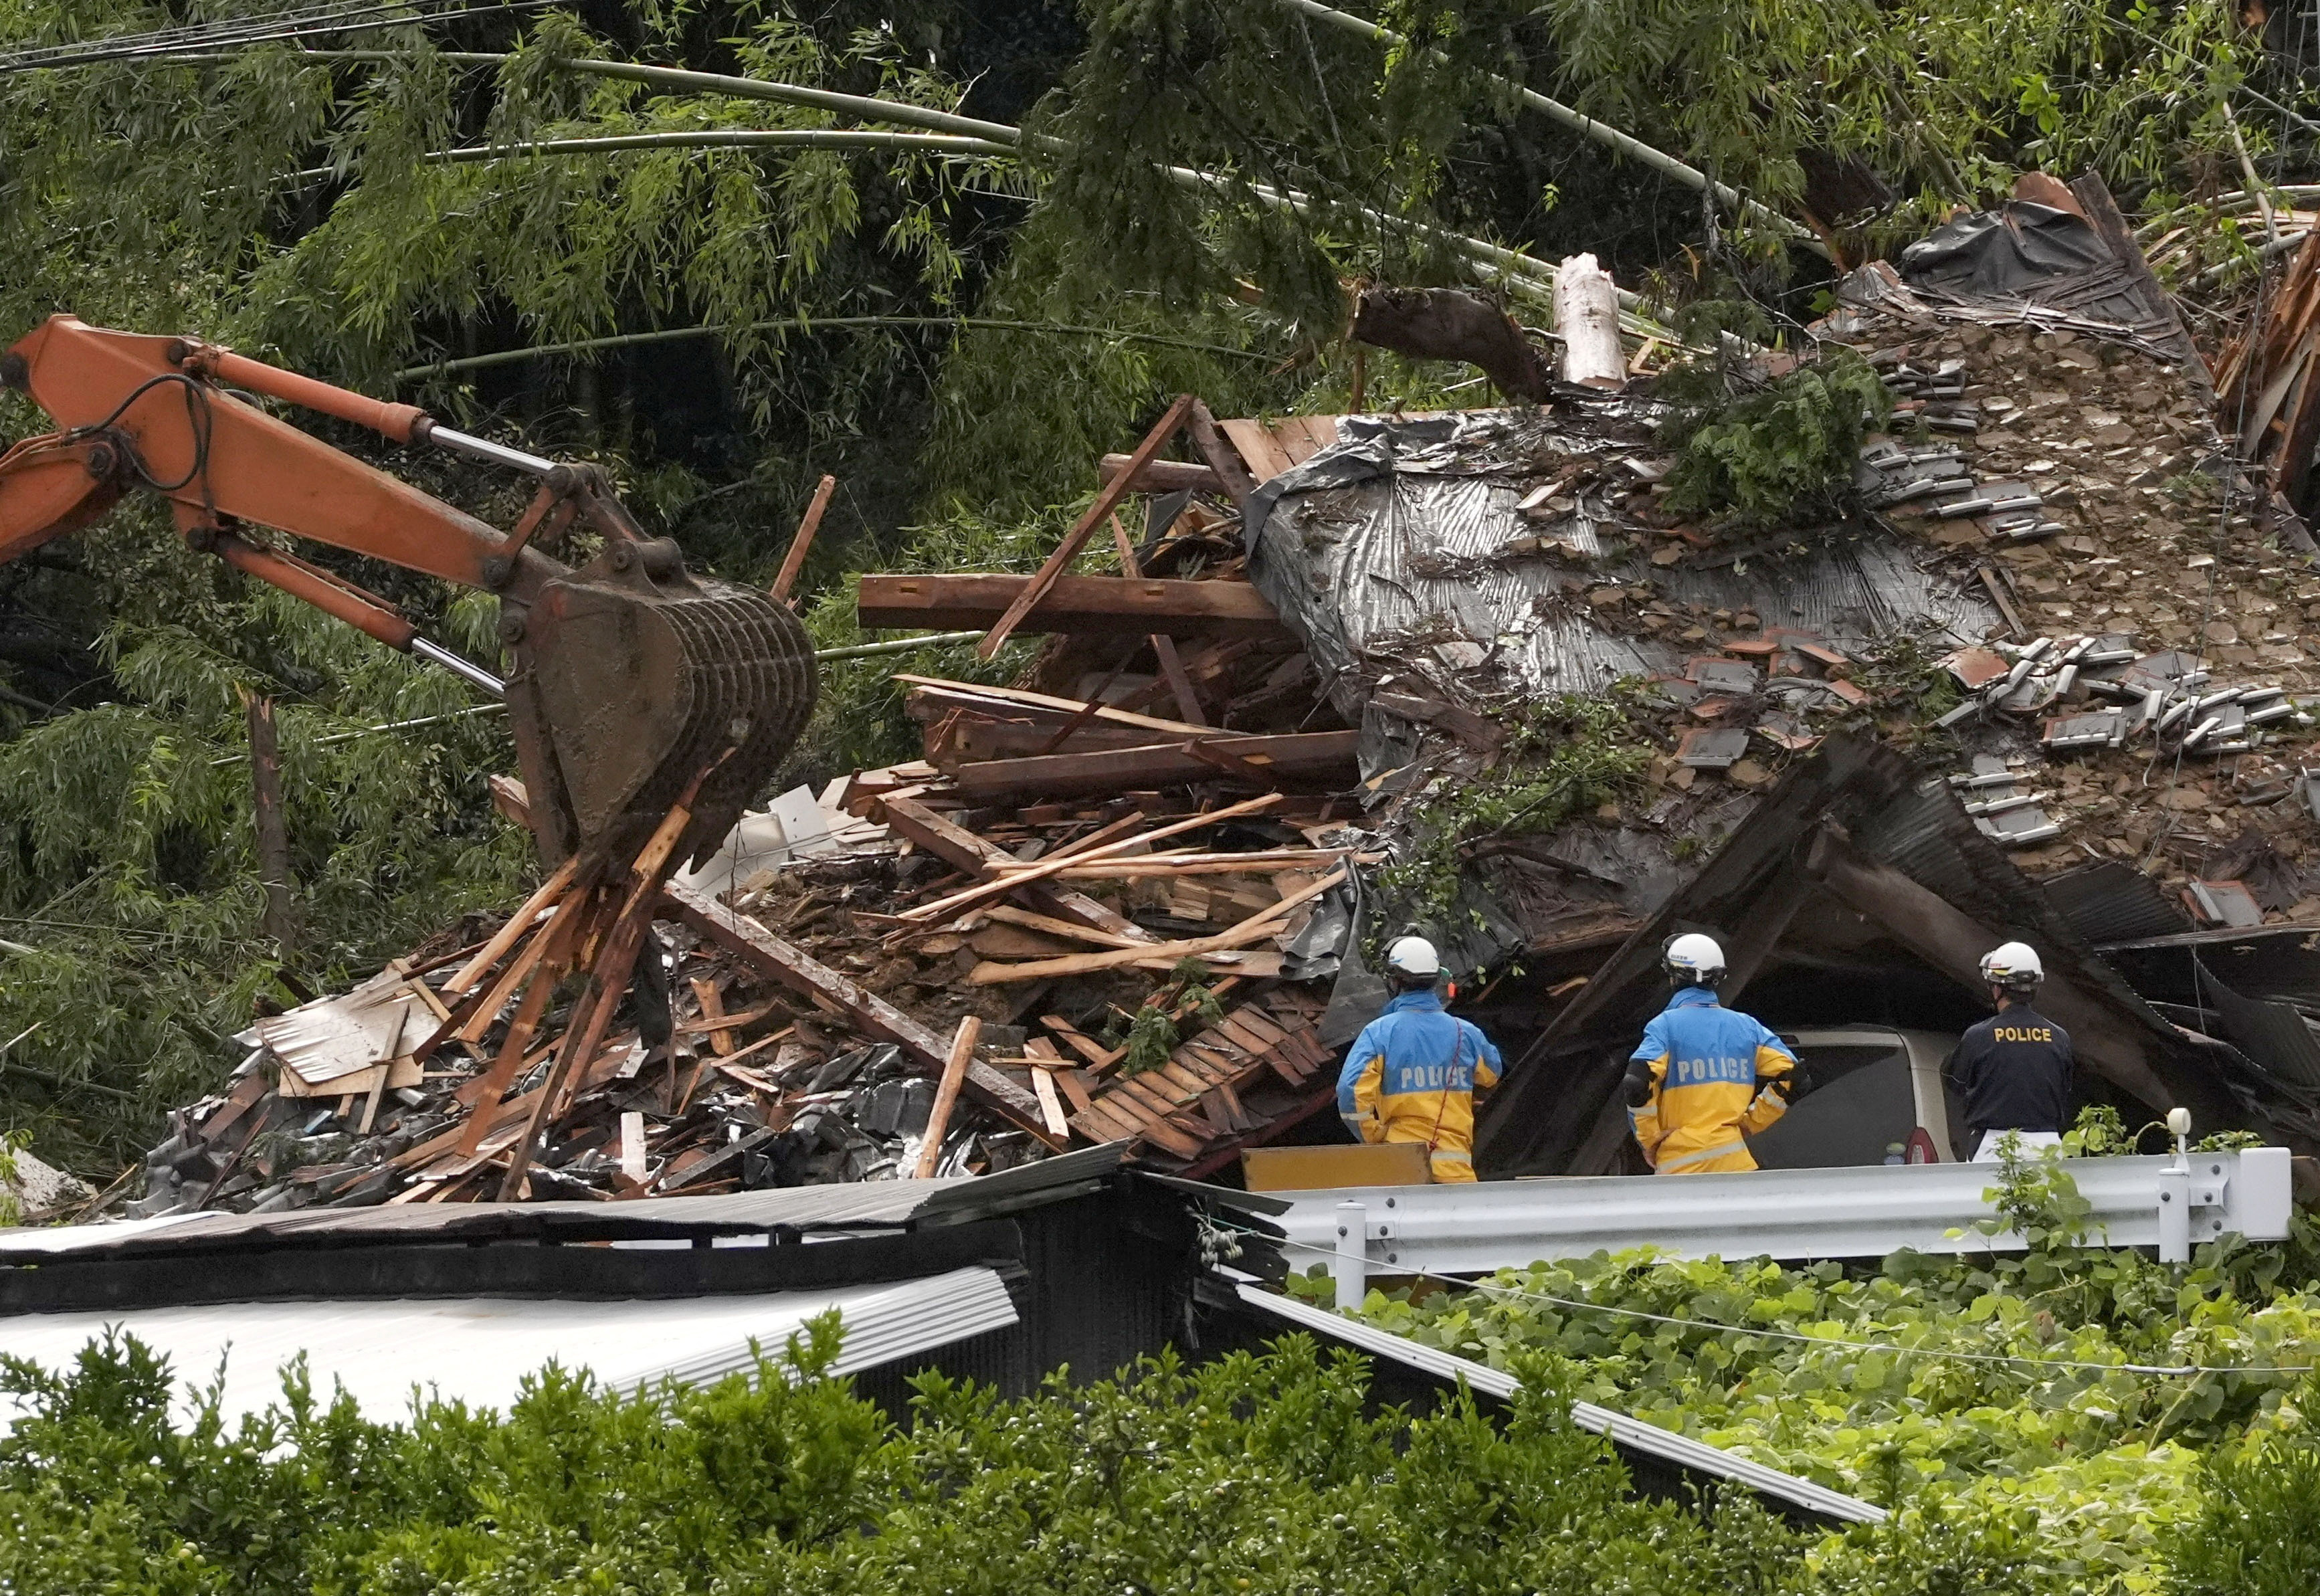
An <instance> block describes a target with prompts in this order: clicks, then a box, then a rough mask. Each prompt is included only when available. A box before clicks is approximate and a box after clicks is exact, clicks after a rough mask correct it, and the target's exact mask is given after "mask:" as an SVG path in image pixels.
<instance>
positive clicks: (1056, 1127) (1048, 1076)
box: [1031, 1065, 1072, 1136]
mask: <svg viewBox="0 0 2320 1596" xmlns="http://www.w3.org/2000/svg"><path fill="white" fill-rule="evenodd" d="M1031 1089H1032V1090H1033V1091H1034V1092H1036V1093H1038V1098H1039V1111H1040V1112H1041V1113H1043V1114H1045V1115H1046V1116H1047V1129H1050V1130H1052V1131H1054V1132H1055V1133H1056V1135H1057V1136H1069V1135H1070V1134H1071V1133H1072V1128H1071V1124H1070V1122H1069V1121H1068V1120H1065V1118H1064V1102H1063V1099H1062V1098H1060V1097H1058V1096H1056V1072H1055V1071H1054V1070H1051V1069H1042V1068H1040V1067H1039V1066H1037V1065H1034V1066H1031Z"/></svg>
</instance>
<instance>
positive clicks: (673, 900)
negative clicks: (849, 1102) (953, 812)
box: [661, 882, 1056, 1146]
mask: <svg viewBox="0 0 2320 1596" xmlns="http://www.w3.org/2000/svg"><path fill="white" fill-rule="evenodd" d="M997 890H998V891H1000V892H1002V893H1003V892H1005V891H1006V890H1007V888H1006V886H1005V884H1001V885H1000V886H999V888H998V889H997ZM661 894H662V897H663V898H664V900H665V901H666V902H667V903H668V905H669V907H670V908H671V910H672V911H674V913H675V918H677V919H678V920H683V921H684V923H685V924H686V925H689V926H691V927H692V928H693V929H694V930H696V931H698V932H700V933H701V934H702V936H704V937H706V938H708V939H709V940H710V941H711V942H713V943H715V944H716V945H717V946H718V947H720V948H723V949H725V951H726V952H728V953H730V954H732V955H734V956H735V957H738V958H740V959H741V960H743V961H744V962H745V963H747V964H748V965H749V966H752V967H753V968H756V969H757V970H759V971H762V972H763V973H764V974H766V975H769V976H771V977H772V978H773V979H774V980H775V981H777V982H779V983H781V984H783V985H784V986H786V987H788V988H789V989H790V990H791V991H793V992H798V993H804V994H805V995H806V996H807V997H810V998H820V1000H821V1001H823V1002H828V1003H830V1004H833V1005H835V1006H836V1007H837V1008H838V1009H839V1010H840V1011H843V1012H844V1013H845V1014H846V1015H847V1018H848V1019H850V1020H852V1021H853V1022H854V1023H855V1025H856V1027H858V1028H859V1029H861V1031H862V1032H863V1034H864V1035H865V1036H870V1037H875V1038H878V1039H879V1040H881V1041H887V1042H893V1044H895V1045H896V1046H897V1047H901V1048H902V1050H903V1051H904V1052H905V1053H908V1054H910V1055H911V1056H912V1057H913V1058H915V1059H917V1060H918V1061H919V1065H920V1067H921V1068H922V1069H928V1070H938V1069H940V1068H941V1067H942V1066H943V1064H944V1061H945V1060H946V1059H947V1057H948V1056H949V1047H948V1046H947V1044H946V1043H945V1042H944V1041H943V1039H942V1038H940V1037H939V1036H938V1035H936V1034H935V1033H934V1032H933V1031H931V1030H929V1029H927V1028H926V1027H925V1026H923V1025H921V1024H920V1023H919V1022H918V1021H917V1020H913V1019H911V1017H910V1016H909V1015H908V1014H905V1013H903V1012H902V1011H901V1010H900V1009H897V1008H896V1007H894V1006H893V1004H892V1003H890V1002H886V1001H885V999H884V998H882V997H879V996H877V995H876V994H875V993H869V992H865V991H864V990H863V989H862V988H861V987H859V986H857V985H856V984H854V983H853V982H851V981H849V980H847V978H846V977H845V976H843V975H839V974H838V972H837V971H836V970H833V969H831V968H830V967H829V966H827V965H824V964H822V963H821V962H820V960H818V959H815V958H813V957H811V956H809V955H808V954H806V953H805V952H804V951H802V949H800V948H795V947H793V946H792V945H791V944H789V943H787V942H784V941H783V940H782V939H780V938H778V937H776V936H775V935H774V934H773V933H772V932H771V931H768V930H767V929H766V928H765V927H764V926H762V925H759V924H758V923H757V921H756V920H752V919H750V918H749V917H748V915H746V914H739V913H736V912H735V911H733V910H730V909H728V908H727V907H726V906H725V905H724V904H722V903H720V902H716V901H715V900H714V899H711V898H709V897H705V896H703V895H702V893H696V892H694V891H693V890H692V889H691V888H690V887H685V886H681V885H678V884H675V883H674V882H671V883H669V884H666V886H664V887H663V888H662V889H661ZM964 1089H965V1092H966V1093H967V1094H968V1095H969V1096H971V1097H973V1098H974V1100H975V1101H976V1102H980V1103H981V1104H982V1105H983V1107H985V1108H987V1109H989V1110H990V1111H992V1112H993V1113H995V1114H997V1115H998V1116H999V1117H1000V1118H1001V1119H1002V1120H1006V1121H1007V1122H1008V1123H1010V1124H1011V1125H1014V1126H1016V1127H1018V1128H1020V1129H1024V1130H1028V1131H1029V1132H1030V1133H1031V1134H1032V1135H1034V1136H1036V1137H1038V1138H1039V1139H1040V1140H1041V1141H1042V1142H1045V1143H1047V1144H1048V1145H1050V1146H1053V1145H1056V1144H1055V1142H1054V1138H1052V1137H1051V1136H1050V1135H1049V1133H1048V1131H1047V1119H1046V1116H1044V1115H1043V1114H1041V1113H1040V1111H1039V1100H1038V1098H1037V1097H1035V1096H1033V1095H1032V1094H1031V1093H1029V1092H1026V1091H1025V1090H1024V1089H1023V1088H1022V1087H1020V1086H1018V1085H1017V1084H1015V1083H1014V1082H1012V1081H1010V1080H1009V1079H1008V1078H1007V1077H1006V1076H1005V1075H1001V1074H1000V1073H999V1071H997V1070H995V1069H993V1068H992V1067H991V1066H989V1065H987V1064H983V1063H979V1062H978V1063H974V1064H970V1065H968V1066H966V1077H965V1088H964Z"/></svg>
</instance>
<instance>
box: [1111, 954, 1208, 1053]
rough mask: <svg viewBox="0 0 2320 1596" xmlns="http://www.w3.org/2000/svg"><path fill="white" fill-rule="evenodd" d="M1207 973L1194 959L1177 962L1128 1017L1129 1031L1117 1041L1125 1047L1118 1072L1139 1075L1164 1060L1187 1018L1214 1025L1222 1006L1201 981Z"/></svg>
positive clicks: (1173, 1049) (1172, 1050) (1193, 1021)
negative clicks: (1162, 980)
mask: <svg viewBox="0 0 2320 1596" xmlns="http://www.w3.org/2000/svg"><path fill="white" fill-rule="evenodd" d="M1208 973H1209V970H1208V966H1206V965H1203V964H1202V963H1201V961H1200V960H1198V959H1196V958H1184V959H1179V960H1177V961H1176V968H1175V970H1174V972H1173V973H1172V974H1171V975H1169V978H1168V980H1167V981H1166V982H1165V984H1162V985H1161V987H1160V988H1159V990H1157V991H1155V993H1153V994H1152V995H1151V996H1150V997H1147V998H1146V999H1145V1000H1144V1002H1142V1003H1141V1004H1140V1005H1139V1006H1138V1007H1137V1011H1136V1012H1135V1013H1134V1014H1133V1015H1131V1016H1129V1018H1128V1034H1127V1036H1126V1038H1124V1039H1123V1040H1122V1042H1121V1044H1120V1045H1121V1046H1123V1047H1126V1048H1127V1051H1126V1052H1125V1053H1123V1054H1122V1055H1121V1056H1120V1060H1119V1073H1120V1074H1122V1075H1142V1074H1143V1073H1144V1072H1145V1071H1146V1070H1148V1069H1158V1068H1159V1067H1160V1066H1162V1065H1164V1064H1165V1063H1167V1062H1168V1055H1170V1054H1171V1053H1174V1051H1175V1050H1176V1044H1177V1042H1178V1041H1180V1040H1181V1039H1183V1031H1184V1025H1185V1022H1186V1021H1188V1020H1189V1021H1192V1023H1193V1025H1194V1026H1195V1028H1197V1027H1198V1026H1201V1025H1214V1024H1215V1023H1217V1022H1218V1021H1219V1020H1222V1019H1223V1018H1224V1017H1225V1011H1224V1005H1223V1004H1222V1003H1220V1002H1218V1001H1217V994H1216V993H1213V992H1211V991H1210V990H1209V988H1208V985H1207V984H1206V983H1205V982H1204V981H1203V980H1202V977H1203V976H1205V975H1208Z"/></svg>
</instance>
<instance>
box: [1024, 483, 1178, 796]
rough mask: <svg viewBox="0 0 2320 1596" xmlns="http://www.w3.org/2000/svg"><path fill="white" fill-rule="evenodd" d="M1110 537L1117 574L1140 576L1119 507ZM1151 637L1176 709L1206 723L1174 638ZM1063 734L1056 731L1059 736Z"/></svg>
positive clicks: (1160, 634)
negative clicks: (1116, 551) (1116, 555)
mask: <svg viewBox="0 0 2320 1596" xmlns="http://www.w3.org/2000/svg"><path fill="white" fill-rule="evenodd" d="M1111 540H1112V541H1113V542H1114V543H1115V544H1117V545H1118V546H1119V574H1120V575H1121V576H1126V577H1128V578H1130V579H1131V580H1132V579H1134V578H1137V577H1139V576H1143V575H1144V573H1143V572H1142V571H1140V570H1138V569H1137V565H1136V540H1135V539H1133V538H1131V537H1129V536H1128V529H1127V528H1126V527H1124V526H1122V525H1120V524H1119V512H1118V511H1114V512H1112V515H1111ZM1151 637H1152V657H1154V658H1155V659H1157V660H1158V661H1159V662H1160V677H1161V680H1163V681H1165V682H1166V683H1167V684H1168V691H1169V693H1170V694H1171V695H1173V696H1174V698H1175V700H1176V712H1177V713H1178V714H1180V715H1182V716H1183V717H1184V719H1185V720H1187V721H1191V722H1192V724H1193V725H1195V726H1205V725H1207V724H1208V723H1209V718H1208V716H1206V715H1204V714H1202V713H1201V696H1200V694H1197V693H1195V692H1193V691H1192V677H1190V676H1186V675H1185V674H1184V662H1183V659H1181V658H1180V657H1177V654H1176V639H1174V638H1172V637H1170V636H1169V635H1168V634H1167V633H1166V632H1165V631H1155V632H1154V633H1152V634H1151ZM1127 663H1128V661H1127V659H1126V658H1124V657H1123V658H1122V659H1121V660H1120V664H1121V665H1123V666H1125V665H1126V664H1127ZM1112 676H1113V677H1114V678H1115V679H1116V678H1117V677H1118V676H1119V672H1118V671H1114V672H1112ZM1096 696H1097V697H1098V698H1101V697H1102V696H1103V694H1102V692H1101V690H1099V691H1098V692H1097V694H1096ZM1062 735H1063V734H1061V733H1058V734H1057V737H1058V740H1060V739H1061V737H1062ZM1050 751H1051V752H1052V751H1053V750H1050Z"/></svg>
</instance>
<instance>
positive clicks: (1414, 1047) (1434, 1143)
mask: <svg viewBox="0 0 2320 1596" xmlns="http://www.w3.org/2000/svg"><path fill="white" fill-rule="evenodd" d="M1497 1084H1499V1050H1498V1048H1497V1047H1493V1046H1492V1045H1491V1038H1488V1037H1486V1036H1484V1035H1483V1034H1482V1031H1481V1029H1479V1028H1478V1027H1476V1026H1474V1025H1473V1024H1471V1023H1470V1022H1468V1021H1466V1020H1460V1019H1458V1018H1457V1017H1456V1016H1455V1015H1451V1014H1445V1013H1444V1012H1443V1011H1442V1000H1441V999H1440V998H1439V997H1437V996H1436V995H1435V994H1434V993H1431V992H1406V993H1402V994H1401V995H1400V997H1398V998H1396V999H1394V1000H1393V1002H1390V1003H1388V1004H1387V1005H1386V1006H1385V1012H1384V1013H1382V1014H1381V1015H1379V1016H1378V1017H1377V1018H1376V1019H1375V1020H1371V1021H1370V1022H1369V1024H1368V1025H1366V1026H1364V1028H1363V1029H1362V1034H1361V1035H1360V1036H1358V1037H1355V1038H1354V1045H1353V1047H1351V1048H1350V1049H1349V1050H1348V1051H1347V1052H1346V1066H1345V1068H1344V1069H1343V1070H1342V1071H1340V1072H1339V1074H1338V1075H1337V1112H1338V1114H1339V1115H1340V1116H1341V1117H1342V1118H1343V1119H1344V1120H1345V1121H1346V1129H1348V1130H1350V1131H1352V1132H1353V1133H1354V1134H1355V1136H1358V1137H1360V1138H1362V1139H1363V1140H1364V1141H1366V1142H1418V1143H1421V1144H1424V1145H1427V1146H1428V1147H1431V1148H1432V1153H1431V1156H1430V1158H1429V1160H1428V1161H1429V1162H1430V1163H1431V1164H1432V1165H1433V1167H1434V1178H1435V1179H1436V1180H1437V1181H1471V1180H1473V1178H1474V1094H1475V1093H1478V1092H1488V1091H1489V1090H1490V1089H1491V1087H1493V1086H1495V1085H1497Z"/></svg>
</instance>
